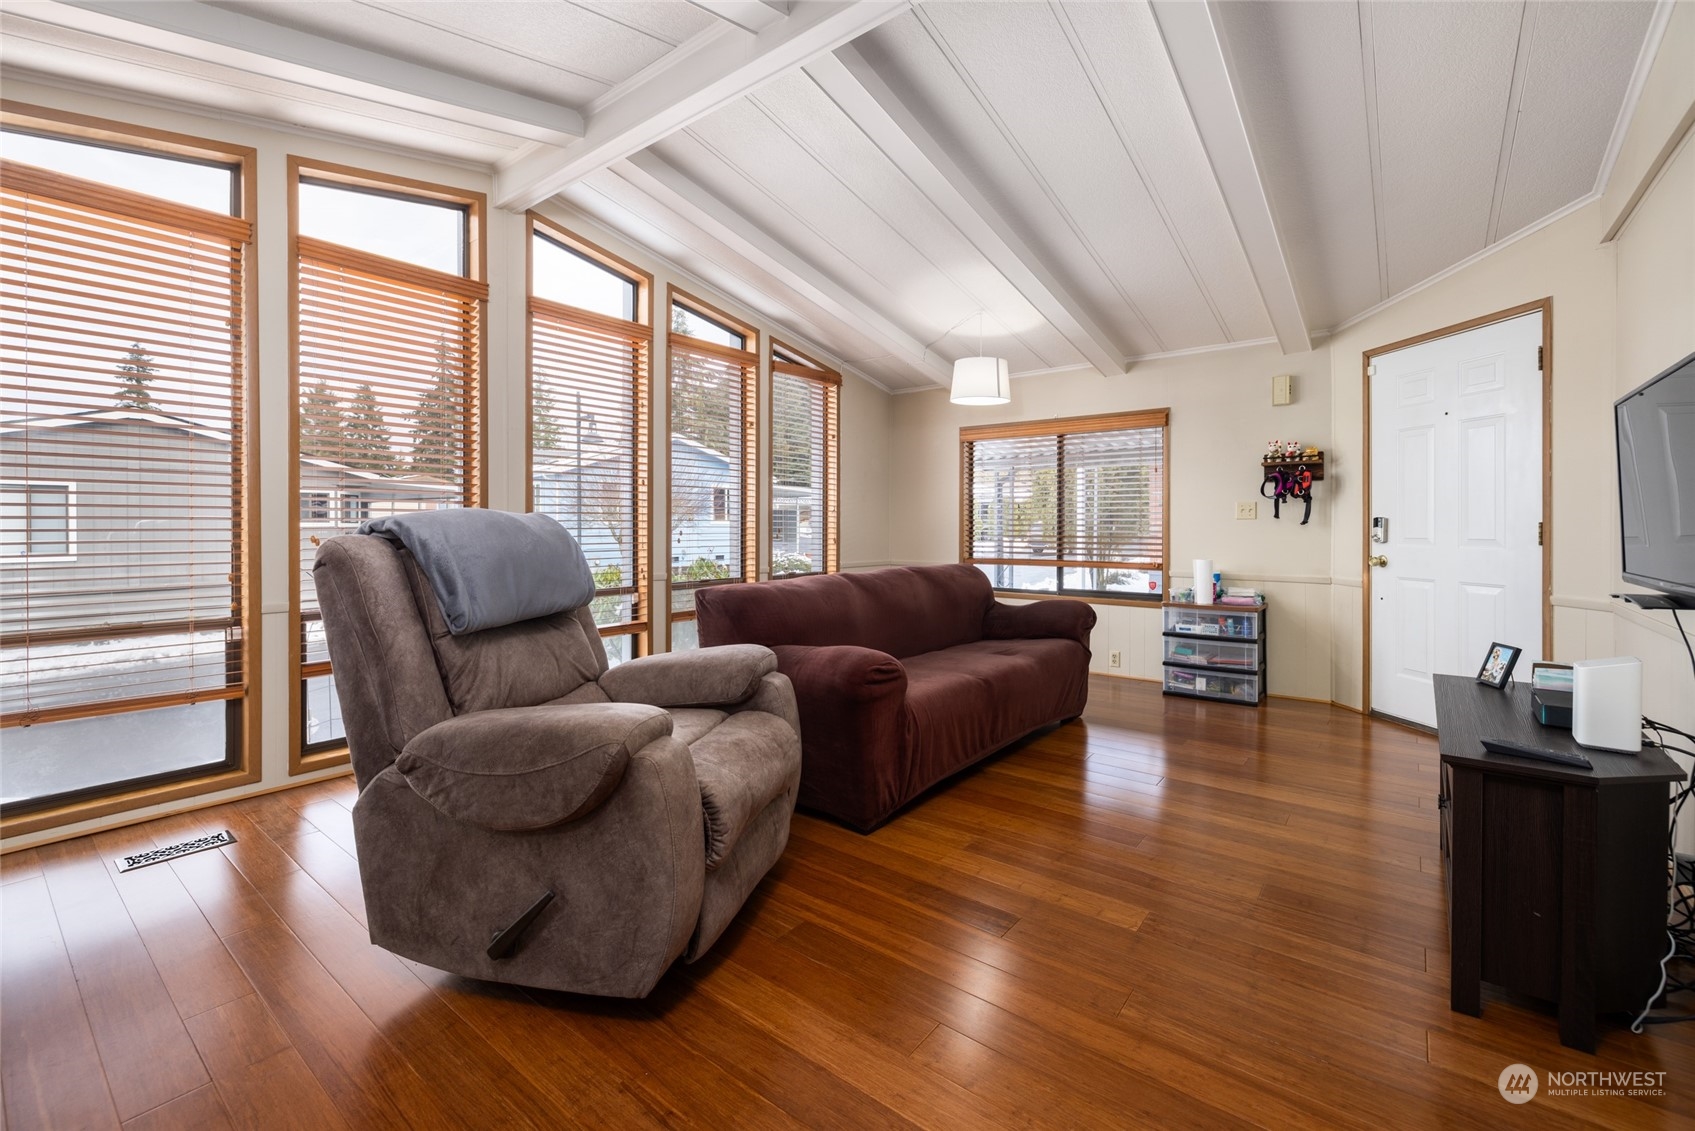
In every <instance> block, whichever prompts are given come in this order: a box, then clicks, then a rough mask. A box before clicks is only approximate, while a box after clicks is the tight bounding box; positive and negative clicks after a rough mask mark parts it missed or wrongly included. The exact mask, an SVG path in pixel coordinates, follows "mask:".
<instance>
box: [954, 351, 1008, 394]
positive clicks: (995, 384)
mask: <svg viewBox="0 0 1695 1131" xmlns="http://www.w3.org/2000/svg"><path fill="white" fill-rule="evenodd" d="M948 399H949V400H951V401H953V403H954V404H969V405H983V404H1006V403H1007V402H1008V401H1010V400H1012V376H1011V374H1010V373H1008V371H1007V367H1006V358H1004V357H962V358H960V359H959V360H958V361H956V362H954V363H953V394H952V396H950V397H949V398H948Z"/></svg>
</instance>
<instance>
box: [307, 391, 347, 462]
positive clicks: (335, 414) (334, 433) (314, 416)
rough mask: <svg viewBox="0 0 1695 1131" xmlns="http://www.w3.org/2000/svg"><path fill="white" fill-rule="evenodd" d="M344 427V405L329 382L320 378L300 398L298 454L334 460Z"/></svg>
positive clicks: (338, 451) (345, 411)
mask: <svg viewBox="0 0 1695 1131" xmlns="http://www.w3.org/2000/svg"><path fill="white" fill-rule="evenodd" d="M346 428H347V406H346V405H343V404H342V403H341V402H340V401H339V400H337V399H336V396H335V393H334V392H332V391H331V390H330V384H329V382H328V381H325V380H323V379H322V378H320V379H319V380H317V381H316V382H314V383H313V384H312V386H311V387H310V388H308V389H307V390H306V392H305V393H304V394H302V395H301V398H300V454H301V455H303V456H317V457H319V458H322V459H336V458H338V457H339V456H340V455H341V445H342V439H343V433H344V432H345V431H346Z"/></svg>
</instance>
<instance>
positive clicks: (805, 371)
mask: <svg viewBox="0 0 1695 1131" xmlns="http://www.w3.org/2000/svg"><path fill="white" fill-rule="evenodd" d="M779 350H781V351H782V352H783V353H786V354H788V355H790V356H791V357H800V358H804V359H806V360H807V361H810V362H812V364H813V365H814V366H816V367H817V368H811V367H809V366H805V365H792V364H790V363H788V362H785V361H778V360H777V352H778V351H779ZM766 353H767V356H768V358H769V362H770V368H771V374H772V381H771V385H772V396H773V397H775V395H776V377H777V375H778V374H782V375H783V376H786V377H799V378H802V379H803V380H807V381H812V382H814V383H815V384H818V385H822V386H823V387H824V489H823V503H824V507H823V509H824V568H823V570H822V571H821V572H823V573H840V572H841V568H842V563H841V463H842V461H841V455H842V443H841V415H842V413H841V390H842V375H841V373H840V372H839V371H837V370H835V369H832V368H830V367H829V366H827V365H825V364H824V363H823V362H821V361H819V360H818V359H817V358H816V357H814V356H813V355H812V354H810V353H807V352H806V351H804V350H800V349H797V348H795V347H794V346H792V345H790V344H789V343H788V342H786V341H783V340H782V339H780V338H777V337H775V336H773V337H772V338H771V340H770V344H769V345H768V346H767V347H766ZM776 414H777V413H776V404H775V401H773V403H772V408H771V411H770V412H769V413H768V414H767V415H766V421H765V450H766V451H767V452H768V453H770V456H771V458H772V459H775V458H776V448H775V442H774V440H773V439H772V429H774V428H775V427H776V419H775V418H776ZM772 475H773V476H774V475H775V471H774V470H773V472H772ZM770 503H771V505H772V506H773V507H774V506H775V505H776V492H775V491H774V490H773V491H772V492H771V499H770ZM774 515H775V512H773V517H772V518H771V535H770V538H771V539H775V537H776V529H777V523H776V518H775V516H774ZM765 551H766V553H765V571H766V573H767V574H768V575H770V576H775V574H774V573H772V570H771V563H772V562H773V560H775V558H776V555H775V553H773V552H772V549H771V544H770V540H767V543H766V547H765ZM796 576H800V577H805V576H809V575H807V574H798V575H796Z"/></svg>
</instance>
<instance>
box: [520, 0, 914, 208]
mask: <svg viewBox="0 0 1695 1131" xmlns="http://www.w3.org/2000/svg"><path fill="white" fill-rule="evenodd" d="M907 8H908V4H907V2H906V0H857V2H853V3H836V2H826V0H798V2H797V3H795V4H794V6H793V11H792V12H791V14H790V15H789V16H787V17H786V18H784V19H783V20H781V21H780V22H778V23H775V24H772V25H771V26H770V27H768V28H766V29H765V30H764V31H762V32H760V33H759V34H757V35H754V36H749V35H747V34H746V33H744V32H743V31H741V30H740V29H739V28H737V27H735V26H733V25H731V24H727V23H726V24H720V25H719V26H717V27H715V28H709V29H708V30H706V31H704V32H701V33H700V34H699V35H697V36H695V37H694V38H693V39H691V40H689V41H688V42H687V43H685V44H683V45H682V46H681V47H679V48H677V49H676V50H675V51H673V52H671V54H669V55H667V56H665V57H664V58H662V59H661V60H659V62H658V63H656V64H654V65H653V66H651V67H648V68H646V69H645V70H643V71H641V72H640V73H639V74H637V75H635V76H633V77H632V78H630V79H628V80H626V81H624V82H622V83H619V84H618V85H617V86H615V87H613V88H612V89H611V90H609V91H607V92H606V93H605V94H603V95H601V96H600V97H599V98H596V99H595V100H594V102H592V103H591V104H590V105H589V108H588V114H587V119H588V125H587V128H586V129H585V130H584V133H583V137H582V139H581V140H579V141H575V142H571V143H570V144H568V145H566V146H563V147H559V148H554V147H549V148H544V149H539V150H536V151H534V152H531V153H529V154H526V155H525V156H523V157H520V158H519V159H518V160H516V161H514V162H513V163H511V164H510V165H508V166H507V167H506V168H504V169H502V170H500V172H499V173H497V174H496V176H495V185H494V199H495V203H496V204H498V205H499V206H500V207H502V208H509V209H511V210H513V211H515V212H521V211H523V210H524V209H526V208H533V207H535V206H536V205H537V204H540V203H541V202H542V201H544V200H546V199H547V198H548V197H550V196H552V195H553V194H554V193H556V192H558V191H559V190H560V189H562V188H564V187H565V186H566V185H568V184H570V183H571V182H572V181H575V180H578V179H580V178H582V177H586V176H588V175H589V174H590V173H592V172H595V171H596V170H598V169H604V168H606V167H607V166H609V165H611V164H612V163H613V162H615V161H621V160H623V159H624V158H626V157H628V156H630V155H631V154H632V153H637V152H639V151H641V150H643V149H646V148H647V147H648V146H650V145H652V144H653V143H654V142H656V141H659V140H661V139H662V138H665V137H667V136H669V135H670V134H672V133H675V132H676V131H677V130H680V129H682V128H683V127H684V126H686V125H688V124H689V123H690V122H694V121H697V120H698V119H700V118H704V117H705V116H706V115H708V114H710V113H712V112H713V111H714V110H716V109H718V108H719V107H720V106H723V105H725V104H727V103H730V102H733V101H735V100H736V99H738V98H740V97H742V96H743V95H744V94H747V93H748V92H749V91H751V90H753V89H754V88H755V87H758V86H759V85H760V84H762V83H764V82H766V81H768V80H770V79H773V78H776V77H777V76H778V75H780V74H783V73H785V72H787V71H790V70H793V69H794V68H795V67H798V66H800V65H802V64H803V63H806V62H807V61H808V60H810V59H812V58H813V57H814V56H817V55H821V54H824V53H826V52H829V51H834V50H835V49H836V48H837V47H840V46H841V45H842V44H844V43H846V42H848V41H849V40H851V39H854V38H855V37H857V36H860V35H863V34H864V33H865V32H867V31H870V30H871V29H872V28H874V27H876V26H877V25H878V24H881V23H883V22H884V21H885V20H888V19H891V18H893V17H894V16H897V15H899V14H900V13H901V12H904V11H906V10H907Z"/></svg>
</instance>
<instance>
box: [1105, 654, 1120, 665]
mask: <svg viewBox="0 0 1695 1131" xmlns="http://www.w3.org/2000/svg"><path fill="white" fill-rule="evenodd" d="M1106 662H1107V666H1108V667H1113V668H1121V667H1123V666H1124V653H1123V652H1108V653H1107V654H1106Z"/></svg>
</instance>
